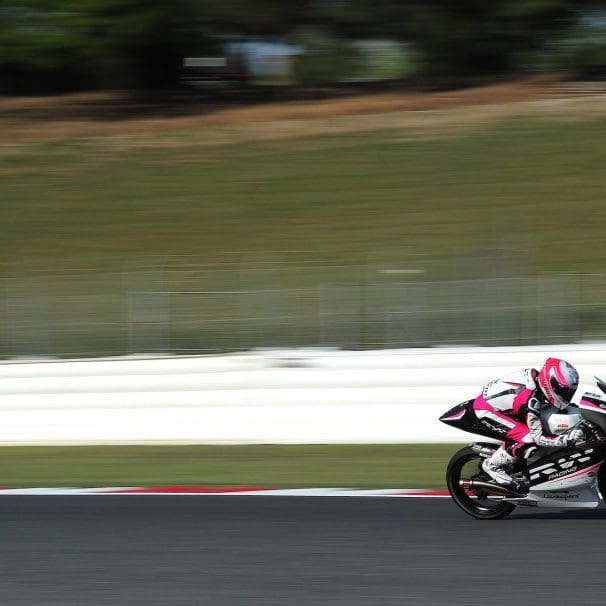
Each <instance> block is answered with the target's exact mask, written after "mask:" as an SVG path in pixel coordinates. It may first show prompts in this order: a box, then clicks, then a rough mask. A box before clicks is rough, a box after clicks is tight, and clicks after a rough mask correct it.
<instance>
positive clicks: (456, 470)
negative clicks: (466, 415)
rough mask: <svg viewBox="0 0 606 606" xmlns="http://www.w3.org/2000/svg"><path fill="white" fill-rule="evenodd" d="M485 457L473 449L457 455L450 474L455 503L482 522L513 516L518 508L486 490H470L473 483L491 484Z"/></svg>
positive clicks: (448, 474) (449, 489) (450, 484)
mask: <svg viewBox="0 0 606 606" xmlns="http://www.w3.org/2000/svg"><path fill="white" fill-rule="evenodd" d="M482 460H483V459H482V457H481V456H480V455H479V454H478V453H477V452H476V451H475V450H474V449H473V448H471V447H470V446H467V447H465V448H462V449H461V450H459V451H458V452H456V453H455V454H454V455H453V457H452V459H450V463H449V464H448V468H447V470H446V486H447V487H448V492H450V495H451V496H452V498H453V500H454V502H455V503H456V504H457V505H458V506H459V507H460V508H461V509H462V510H463V511H464V512H465V513H466V514H468V515H470V516H472V517H474V518H477V519H478V520H499V519H501V518H504V517H505V516H506V515H509V514H510V513H511V512H512V511H513V510H514V509H515V505H513V504H512V503H508V502H507V501H504V500H503V497H502V496H501V495H498V494H491V493H490V492H488V491H486V489H477V488H473V487H470V485H471V484H472V482H473V480H484V481H486V480H489V479H490V478H487V476H486V473H485V472H484V471H483V470H482Z"/></svg>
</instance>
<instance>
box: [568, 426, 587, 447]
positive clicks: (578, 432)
mask: <svg viewBox="0 0 606 606" xmlns="http://www.w3.org/2000/svg"><path fill="white" fill-rule="evenodd" d="M566 442H567V443H568V444H570V445H573V446H582V445H583V444H585V442H587V437H586V436H585V432H584V431H583V430H582V429H579V428H578V427H577V428H573V429H571V430H570V431H569V432H568V433H567V434H566Z"/></svg>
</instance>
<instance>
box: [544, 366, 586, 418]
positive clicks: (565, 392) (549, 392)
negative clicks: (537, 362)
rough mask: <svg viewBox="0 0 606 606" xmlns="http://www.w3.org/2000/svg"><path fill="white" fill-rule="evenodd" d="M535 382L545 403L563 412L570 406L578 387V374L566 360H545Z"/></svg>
mask: <svg viewBox="0 0 606 606" xmlns="http://www.w3.org/2000/svg"><path fill="white" fill-rule="evenodd" d="M537 381H538V383H539V387H540V388H541V391H542V392H543V393H544V394H545V397H546V398H547V401H548V402H549V403H550V404H552V405H553V406H555V407H556V408H559V409H560V410H563V409H564V408H566V407H567V406H568V405H569V404H570V400H571V399H572V396H573V395H574V392H575V391H576V390H577V387H578V386H579V373H578V372H577V371H576V369H575V368H574V366H572V364H569V363H568V362H566V360H560V359H558V358H547V360H546V362H545V364H544V365H543V368H541V370H540V371H539V376H538V377H537Z"/></svg>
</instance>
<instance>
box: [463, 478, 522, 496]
mask: <svg viewBox="0 0 606 606" xmlns="http://www.w3.org/2000/svg"><path fill="white" fill-rule="evenodd" d="M460 485H461V487H462V488H464V489H465V490H473V489H474V488H476V489H478V488H479V489H482V490H486V491H488V492H492V493H497V494H500V495H503V496H504V497H509V498H510V499H519V498H521V497H525V496H526V495H525V494H522V493H519V492H516V491H515V490H512V489H511V488H507V487H506V486H501V485H499V484H491V483H490V482H483V481H482V480H461V482H460Z"/></svg>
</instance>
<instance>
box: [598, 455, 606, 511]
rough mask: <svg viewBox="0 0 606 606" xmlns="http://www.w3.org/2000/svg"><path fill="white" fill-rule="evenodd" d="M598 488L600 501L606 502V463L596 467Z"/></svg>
mask: <svg viewBox="0 0 606 606" xmlns="http://www.w3.org/2000/svg"><path fill="white" fill-rule="evenodd" d="M598 490H599V491H600V496H601V497H602V501H604V502H606V463H602V465H601V467H600V468H599V469H598Z"/></svg>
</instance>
